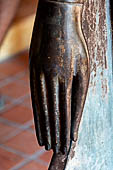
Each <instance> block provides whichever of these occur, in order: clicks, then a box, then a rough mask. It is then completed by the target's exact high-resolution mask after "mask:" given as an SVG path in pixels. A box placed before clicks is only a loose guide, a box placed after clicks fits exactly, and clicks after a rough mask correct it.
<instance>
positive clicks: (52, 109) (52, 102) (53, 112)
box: [46, 76, 60, 153]
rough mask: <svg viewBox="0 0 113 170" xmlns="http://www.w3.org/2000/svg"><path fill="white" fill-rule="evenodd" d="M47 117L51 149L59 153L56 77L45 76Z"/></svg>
mask: <svg viewBox="0 0 113 170" xmlns="http://www.w3.org/2000/svg"><path fill="white" fill-rule="evenodd" d="M46 82H47V92H48V94H47V96H48V105H49V116H50V126H51V139H52V148H53V150H54V152H55V153H58V152H59V151H60V112H59V82H58V77H57V76H56V77H53V76H51V77H50V76H46Z"/></svg>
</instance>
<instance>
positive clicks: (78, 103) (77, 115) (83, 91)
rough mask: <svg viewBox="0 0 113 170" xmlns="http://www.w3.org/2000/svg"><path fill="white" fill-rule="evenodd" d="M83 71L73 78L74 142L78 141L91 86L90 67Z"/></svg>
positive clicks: (72, 122)
mask: <svg viewBox="0 0 113 170" xmlns="http://www.w3.org/2000/svg"><path fill="white" fill-rule="evenodd" d="M82 67H83V66H81V70H82ZM83 68H84V67H83ZM81 70H80V71H79V72H78V73H77V75H76V76H73V84H72V111H71V114H72V115H71V116H72V119H71V120H72V121H71V139H72V140H74V141H76V140H77V137H78V129H79V124H80V121H81V117H82V112H83V108H84V104H85V100H86V95H87V90H88V85H89V70H88V67H87V69H86V70H84V71H81Z"/></svg>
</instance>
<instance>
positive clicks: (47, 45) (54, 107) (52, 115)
mask: <svg viewBox="0 0 113 170" xmlns="http://www.w3.org/2000/svg"><path fill="white" fill-rule="evenodd" d="M71 2H73V3H71ZM82 10H83V0H73V1H70V3H69V0H66V1H65V2H60V1H48V0H40V1H39V5H38V10H37V14H36V19H35V24H34V30H33V36H32V42H31V48H30V84H31V97H32V105H33V113H34V120H35V128H36V134H37V138H38V142H39V144H40V145H41V146H45V149H46V150H50V149H53V152H54V155H53V159H52V162H51V164H50V169H51V170H52V169H54V170H55V169H58V170H63V169H64V167H65V163H66V159H67V156H68V152H69V147H70V142H71V140H73V141H75V142H76V140H77V133H78V128H79V124H80V120H81V116H82V112H83V108H84V103H85V99H86V94H87V89H88V83H89V72H90V71H89V55H88V50H87V46H86V42H85V39H84V36H83V32H82V28H81V18H82Z"/></svg>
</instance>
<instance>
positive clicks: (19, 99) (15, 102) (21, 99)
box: [0, 93, 29, 114]
mask: <svg viewBox="0 0 113 170" xmlns="http://www.w3.org/2000/svg"><path fill="white" fill-rule="evenodd" d="M28 97H29V93H28V94H26V95H24V96H21V97H19V98H17V99H15V100H13V99H12V103H11V104H7V105H6V106H5V108H4V109H1V110H0V114H3V113H4V112H5V111H7V110H9V109H12V107H14V106H16V105H19V104H21V103H22V102H23V101H24V100H25V99H26V98H28Z"/></svg>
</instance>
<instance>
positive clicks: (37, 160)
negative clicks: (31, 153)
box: [35, 158, 48, 166]
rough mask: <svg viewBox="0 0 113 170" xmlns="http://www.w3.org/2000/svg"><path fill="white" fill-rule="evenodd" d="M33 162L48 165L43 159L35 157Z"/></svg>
mask: <svg viewBox="0 0 113 170" xmlns="http://www.w3.org/2000/svg"><path fill="white" fill-rule="evenodd" d="M35 162H37V163H40V164H41V165H45V166H48V163H47V162H45V161H43V160H41V159H39V158H38V159H35Z"/></svg>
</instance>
